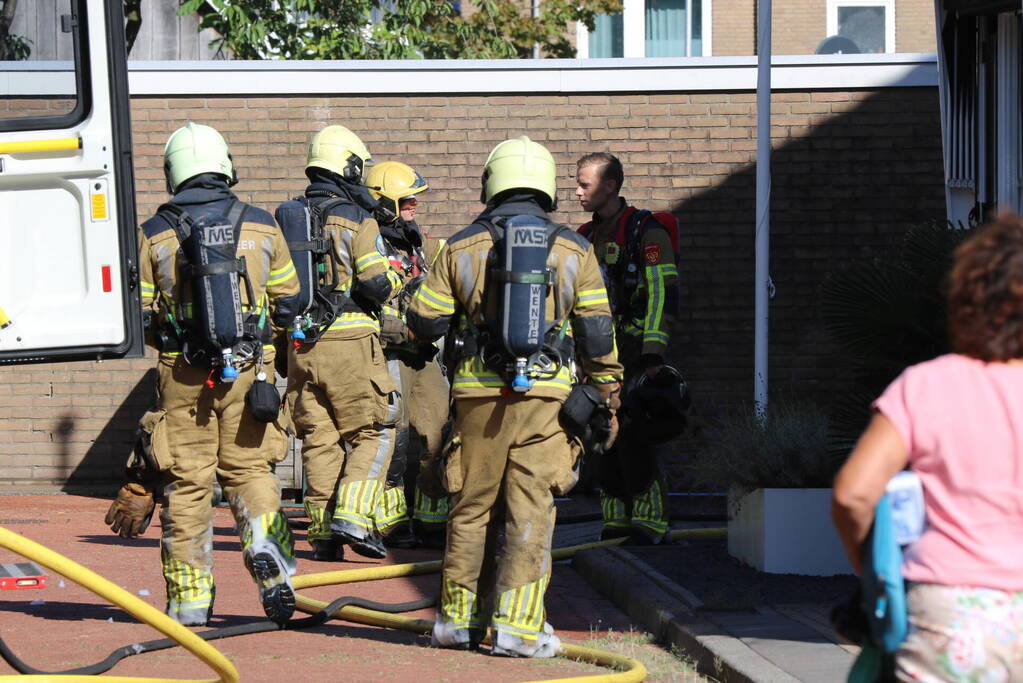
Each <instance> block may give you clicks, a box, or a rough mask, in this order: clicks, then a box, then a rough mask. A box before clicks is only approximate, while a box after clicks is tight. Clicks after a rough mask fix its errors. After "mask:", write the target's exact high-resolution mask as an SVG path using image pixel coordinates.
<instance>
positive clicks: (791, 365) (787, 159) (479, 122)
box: [0, 88, 944, 490]
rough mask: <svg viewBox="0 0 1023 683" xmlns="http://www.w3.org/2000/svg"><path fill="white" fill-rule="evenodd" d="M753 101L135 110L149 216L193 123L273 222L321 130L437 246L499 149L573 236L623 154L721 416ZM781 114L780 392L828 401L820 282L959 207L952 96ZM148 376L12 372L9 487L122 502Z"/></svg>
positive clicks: (773, 348) (745, 304) (748, 239)
mask: <svg viewBox="0 0 1023 683" xmlns="http://www.w3.org/2000/svg"><path fill="white" fill-rule="evenodd" d="M754 100H755V97H754V95H753V94H752V93H749V92H741V93H739V92H721V93H700V94H695V93H694V94H689V93H675V94H652V95H557V96H553V95H538V96H410V97H356V98H330V97H225V98H207V97H195V98H164V97H144V98H135V99H134V100H133V102H132V104H133V130H134V136H135V137H134V140H135V154H136V182H137V189H138V200H139V215H140V216H141V217H146V216H148V215H149V214H151V213H152V211H153V210H154V209H155V208H156V206H157V205H158V204H159V203H160V202H162V201H163V200H164V199H165V195H164V190H163V171H162V159H161V153H162V148H163V144H164V142H165V140H166V138H167V136H168V134H169V133H170V132H171V131H172V130H174V129H175V128H176V127H178V126H179V125H181V124H183V123H184V122H185V121H186V120H188V119H192V120H195V121H197V122H202V123H207V124H210V125H213V126H216V127H217V128H219V129H220V130H221V131H222V132H223V133H224V135H225V137H226V138H227V139H228V141H229V143H230V144H231V148H232V152H233V156H234V160H235V163H236V165H237V167H238V169H239V176H240V178H241V182H240V183H239V184H238V186H237V187H236V190H237V192H238V194H239V195H240V196H241V197H242V198H243V199H245V200H247V201H251V202H253V203H255V204H257V205H259V206H261V207H264V208H266V209H270V210H272V209H273V207H274V206H275V205H276V204H277V203H278V202H280V201H281V200H283V199H285V198H287V197H289V196H292V195H294V194H296V193H299V192H300V191H301V190H302V188H303V186H304V182H303V175H302V167H303V164H304V160H305V147H306V143H307V140H308V138H309V137H310V135H311V134H312V133H313V132H314V131H316V130H318V129H319V128H320V127H322V126H323V125H325V124H328V123H343V124H345V125H347V126H349V127H351V128H352V129H353V130H355V131H356V132H358V134H359V135H360V136H361V137H362V138H363V140H365V141H366V143H367V145H368V146H369V148H370V151H371V152H372V153H373V155H374V157H375V158H376V159H377V160H385V159H401V160H403V161H406V162H407V163H410V164H411V165H413V166H415V167H417V168H418V169H419V170H420V171H421V172H422V174H423V176H424V177H425V178H426V179H427V180H428V181H429V183H430V185H431V188H432V189H431V191H430V192H429V193H427V194H426V195H425V196H424V198H423V199H424V202H423V203H422V204H421V205H420V206H421V212H422V213H421V223H422V225H423V226H424V227H426V228H427V229H428V230H429V231H430V232H432V233H435V234H440V235H445V234H449V233H450V232H451V231H453V230H455V229H457V228H458V227H460V226H464V225H465V224H466V223H467V222H469V220H470V219H471V218H472V217H473V216H474V215H475V214H476V213H477V212H478V210H479V208H480V206H479V204H478V196H479V176H480V169H481V165H482V163H483V161H484V160H485V157H486V155H487V153H488V152H489V150H490V148H491V147H492V146H493V145H494V144H495V143H496V142H498V141H500V140H503V139H505V138H507V137H511V136H516V135H520V134H523V133H525V134H528V135H529V136H530V137H532V138H533V139H535V140H538V141H540V142H542V143H543V144H545V145H546V146H547V147H548V148H549V149H550V150H551V152H552V153H553V154H554V156H555V158H556V159H557V160H558V162H559V166H560V168H559V181H558V186H559V192H560V200H561V210H560V212H559V213H558V214H557V216H556V217H557V218H558V220H560V221H562V222H565V223H569V224H572V225H578V224H579V223H581V222H583V221H584V220H586V218H587V217H586V216H585V215H584V214H583V213H581V212H580V211H579V210H578V204H577V203H576V202H575V200H574V199H573V198H572V195H571V193H572V190H573V188H574V184H573V180H572V177H573V175H574V172H575V166H574V162H575V159H576V158H578V157H579V156H581V155H582V154H584V153H587V152H592V151H598V150H607V151H610V152H613V153H615V154H617V155H619V156H620V157H621V158H622V160H623V162H624V163H625V168H626V175H627V177H626V181H625V187H624V195H625V196H626V197H627V198H628V199H629V200H630V201H632V202H634V203H636V204H640V205H643V206H646V207H649V208H652V209H669V208H671V209H673V210H675V211H677V213H678V214H679V215H680V217H681V220H682V225H683V234H682V245H683V250H684V251H683V260H682V264H681V273H682V279H683V282H684V294H683V313H682V315H681V317H680V321H679V325H678V328H677V329H676V330H675V343H674V346H673V350H672V357H671V359H670V360H671V362H673V363H674V364H676V365H678V366H679V367H680V368H682V369H683V370H684V371H685V372H686V374H687V376H688V378H689V380H690V382H691V386H692V388H693V392H694V399H695V401H696V409H697V410H698V411H701V412H702V413H704V414H709V413H713V412H714V411H715V410H718V409H720V408H721V407H723V406H727V405H734V404H735V403H737V402H740V401H745V400H747V399H748V398H749V397H750V396H751V394H752V386H753V382H752V375H753V367H752V366H753V359H752V356H753V242H754V237H753V221H754V197H755V192H754V168H753V166H752V161H753V156H754V153H755V148H756V141H755V125H756V117H755V103H754ZM772 107H773V114H774V118H773V125H774V127H773V130H772V138H773V140H774V147H775V153H774V157H773V161H772V166H773V172H774V177H773V192H774V194H773V225H772V268H771V270H772V275H773V278H774V283H775V285H776V286H777V295H776V297H775V298H774V300H773V301H772V304H771V337H770V352H771V367H770V380H771V386H772V389H773V390H775V391H789V390H795V391H797V392H799V393H802V394H805V395H807V396H810V397H815V398H819V399H820V400H822V401H827V400H830V399H831V398H832V397H833V396H836V395H840V394H841V390H842V387H843V386H844V385H843V382H844V380H845V379H846V375H845V373H844V369H843V363H842V359H841V358H840V357H838V356H837V355H836V354H835V351H834V349H833V348H832V346H831V345H830V344H829V342H828V340H827V338H826V336H825V334H824V332H823V331H822V329H821V326H820V322H819V319H818V316H817V311H816V307H815V301H816V292H817V288H818V286H819V284H820V282H821V280H822V279H823V277H825V276H826V275H827V273H828V272H830V271H831V270H832V269H833V268H835V267H836V266H837V265H840V264H841V263H842V262H843V261H845V260H847V259H849V258H850V257H853V256H857V255H867V254H872V253H876V252H877V250H879V249H882V248H884V247H885V246H886V245H890V244H892V243H893V242H894V241H895V240H897V239H898V238H899V235H900V234H901V233H902V231H903V230H904V228H905V227H906V226H907V225H909V224H910V223H911V222H913V221H916V220H920V219H924V218H931V217H936V216H941V215H942V214H943V213H944V189H943V184H942V170H941V147H940V144H941V143H940V129H939V120H938V101H937V90H936V89H935V88H902V89H900V88H890V89H884V90H880V91H876V92H864V91H854V92H843V91H831V90H829V91H817V92H779V93H776V94H775V95H774V97H773V104H772ZM152 366H153V362H152V360H133V361H107V362H104V363H78V364H58V365H52V366H26V367H15V368H0V379H2V381H3V383H4V386H5V387H7V392H6V393H5V394H4V395H2V396H0V483H6V484H8V485H11V486H13V487H15V488H20V489H21V490H26V489H27V488H28V487H29V486H37V487H38V486H50V487H59V486H62V485H63V486H65V487H66V488H69V489H73V488H81V487H89V486H95V485H97V483H98V484H99V485H102V486H106V487H107V488H108V489H109V487H110V482H111V481H112V480H116V479H117V478H118V477H119V476H120V472H121V468H122V467H123V463H124V459H125V457H126V454H127V452H128V449H129V446H130V442H131V434H132V431H133V429H134V422H135V420H136V419H137V417H138V416H139V415H140V414H141V412H142V411H143V410H144V409H145V407H146V406H147V405H148V403H149V402H150V400H151V398H152V391H153V372H152V371H151V368H152Z"/></svg>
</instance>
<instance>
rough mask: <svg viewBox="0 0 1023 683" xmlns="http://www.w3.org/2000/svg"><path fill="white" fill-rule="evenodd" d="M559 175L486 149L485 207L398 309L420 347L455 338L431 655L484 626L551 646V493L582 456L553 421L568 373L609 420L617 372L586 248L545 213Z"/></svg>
mask: <svg viewBox="0 0 1023 683" xmlns="http://www.w3.org/2000/svg"><path fill="white" fill-rule="evenodd" d="M556 171H557V167H556V165H555V163H554V159H553V158H552V157H551V155H550V153H549V152H548V151H547V150H546V149H545V148H544V147H543V146H541V145H539V144H537V143H535V142H533V141H531V140H530V139H529V138H527V137H520V138H515V139H512V140H506V141H505V142H502V143H500V144H499V145H497V146H496V147H495V148H494V149H493V151H491V153H490V156H489V157H488V159H487V162H486V164H485V166H484V170H483V181H482V183H483V189H482V193H481V200H482V201H483V202H484V203H485V204H486V209H485V210H484V211H483V213H482V214H481V215H480V216H479V217H478V218H477V219H476V220H475V221H474V222H473V223H472V224H471V225H470V226H468V227H467V228H465V229H463V230H462V231H460V232H458V233H457V234H455V235H454V236H453V237H451V238H450V239H449V240H448V243H447V246H446V247H445V249H444V250H443V251H442V252H441V254H440V256H439V258H438V259H437V262H436V265H435V266H434V268H433V270H431V271H430V273H429V274H428V275H427V277H426V280H425V281H424V282H423V284H422V285H421V286H420V287H419V289H418V291H417V292H416V294H415V296H414V297H413V299H412V305H411V308H410V310H409V313H408V325H409V328H410V330H411V331H412V333H413V334H414V335H415V337H416V338H417V339H418V340H420V341H432V340H435V339H437V338H439V337H440V336H442V335H443V334H445V333H446V332H448V330H449V328H453V330H454V332H455V334H454V335H453V337H449V340H448V342H449V343H451V345H452V346H454V347H456V348H451V349H449V350H448V357H449V358H451V359H453V360H454V361H455V362H456V369H455V372H454V380H453V383H452V395H453V398H454V401H455V405H454V412H455V421H454V428H453V434H452V438H451V440H450V442H449V443H448V444H447V445H446V446H445V449H444V456H443V457H444V460H443V479H444V481H445V484H446V487H447V489H448V490H449V491H450V492H451V493H452V495H453V498H452V509H451V514H450V519H449V521H448V540H447V548H446V552H445V556H444V569H443V576H442V586H441V595H440V604H439V606H438V610H437V620H436V624H435V626H434V629H433V637H432V642H433V643H434V644H435V645H438V646H441V647H451V648H464V649H470V648H475V647H477V646H478V644H479V643H480V641H481V639H482V638H483V635H484V632H485V630H486V629H487V627H488V626H489V627H491V628H492V629H493V650H492V652H493V654H499V655H508V656H525V657H551V656H554V654H555V653H556V652H557V651H558V649H559V647H560V641H559V640H558V638H557V637H556V636H555V635H554V633H553V630H552V629H551V627H550V625H549V624H547V623H546V619H545V616H546V612H545V609H544V602H543V595H544V593H545V591H546V589H547V584H548V581H549V579H550V574H551V535H552V533H553V530H554V515H555V512H554V505H553V496H554V495H557V494H561V493H563V492H565V491H567V490H568V489H569V488H571V486H572V485H573V484H574V483H575V479H576V474H575V471H574V469H573V466H574V464H575V459H576V456H577V454H578V447H577V445H576V442H575V441H573V439H572V438H571V437H569V435H568V434H567V433H566V431H565V429H564V428H563V427H562V426H561V424H560V423H559V413H560V412H561V409H562V404H563V403H564V402H565V400H566V398H567V397H568V396H569V392H570V391H571V390H572V384H573V382H574V380H575V378H573V377H572V370H573V368H574V367H577V366H576V363H578V367H579V368H580V369H581V370H582V372H583V373H584V374H585V377H586V379H587V381H588V382H589V383H590V385H589V386H591V387H592V388H593V391H594V393H595V394H596V395H597V396H599V399H600V403H601V409H602V410H603V411H604V415H606V417H607V423H608V425H609V426H610V425H611V424H612V423H613V420H614V417H613V413H614V410H615V409H616V407H617V404H616V402H617V393H618V391H619V390H620V379H621V376H622V367H621V365H619V363H618V361H617V360H616V358H615V352H614V340H613V335H612V323H611V311H610V308H609V306H608V298H607V293H606V292H605V290H604V285H603V283H602V281H601V276H600V271H599V269H598V267H597V262H596V260H595V258H594V255H593V250H592V248H591V247H590V244H589V243H588V242H587V241H586V240H585V239H583V238H582V237H580V236H578V235H577V234H575V233H574V232H573V231H571V230H569V229H567V228H565V227H564V226H558V225H555V224H554V223H552V222H551V221H550V219H549V218H548V215H547V214H548V212H549V211H552V210H553V209H554V207H555V204H556V181H555V178H556ZM573 358H574V360H573ZM610 439H613V430H611V429H609V440H610Z"/></svg>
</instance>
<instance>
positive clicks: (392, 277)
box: [387, 270, 401, 292]
mask: <svg viewBox="0 0 1023 683" xmlns="http://www.w3.org/2000/svg"><path fill="white" fill-rule="evenodd" d="M387 281H388V282H390V283H391V289H393V290H395V292H398V291H400V290H401V276H400V275H398V274H397V273H396V272H394V271H393V270H389V271H387Z"/></svg>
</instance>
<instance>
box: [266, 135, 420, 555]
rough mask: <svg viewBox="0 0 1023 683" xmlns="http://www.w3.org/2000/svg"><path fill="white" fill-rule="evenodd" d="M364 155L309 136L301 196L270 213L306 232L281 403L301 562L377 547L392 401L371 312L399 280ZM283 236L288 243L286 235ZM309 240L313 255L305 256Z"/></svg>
mask: <svg viewBox="0 0 1023 683" xmlns="http://www.w3.org/2000/svg"><path fill="white" fill-rule="evenodd" d="M369 160H370V154H369V151H368V150H367V149H366V146H365V145H364V144H363V143H362V141H361V140H360V139H359V138H358V136H356V135H355V134H354V133H353V132H352V131H350V130H348V129H347V128H345V127H344V126H338V125H332V126H327V127H326V128H324V129H323V130H321V131H320V132H318V133H316V135H314V136H313V138H312V140H311V142H310V144H309V154H308V160H307V164H306V169H305V173H306V176H307V177H308V178H309V185H308V187H306V190H305V194H304V196H303V197H300V198H298V199H295V200H291V201H289V202H285V203H284V204H282V205H281V206H280V207H279V208H278V209H277V218H278V221H279V222H280V223H281V227H282V229H283V230H284V231H285V234H286V235H291V234H293V231H294V230H296V229H305V228H306V226H307V225H310V224H311V225H313V226H314V228H316V229H317V230H319V231H320V232H318V233H317V235H318V237H317V239H316V240H314V241H313V242H314V244H313V246H309V245H308V244H307V245H305V246H302V245H298V246H297V247H296V245H292V255H293V257H295V258H296V259H297V256H296V248H297V249H307V250H308V249H313V250H314V254H315V256H316V260H315V266H316V267H315V268H314V271H315V272H316V273H317V274H318V275H317V281H316V282H315V283H314V286H315V288H316V292H315V296H314V297H313V298H312V300H311V303H309V305H308V306H305V307H304V308H303V310H302V311H299V315H297V316H296V317H295V319H294V321H293V322H292V325H291V330H290V341H291V343H290V344H289V356H288V400H289V402H290V403H291V406H292V417H293V420H294V424H295V428H296V431H297V436H298V438H300V439H301V440H302V464H303V468H304V474H305V487H306V491H305V500H304V502H305V510H306V514H307V515H308V516H309V520H310V524H309V530H308V539H309V541H310V542H311V544H312V546H313V556H314V558H315V559H317V560H321V561H333V560H338V559H341V558H342V557H343V546H344V545H348V546H350V547H351V548H352V550H354V551H355V552H356V553H358V554H359V555H362V556H364V557H371V558H383V557H385V556H386V554H387V551H386V549H385V548H384V545H383V540H382V539H381V537H380V533H379V531H378V530H377V529H376V526H375V524H374V515H375V512H374V511H375V507H376V502H377V499H378V498H379V497H380V496H381V495H382V493H383V488H384V479H385V477H386V475H387V469H388V466H389V464H390V461H391V454H392V452H393V450H394V441H395V424H396V422H397V419H398V416H399V413H400V409H401V405H400V398H401V395H400V394H399V392H398V388H397V385H396V383H395V382H394V380H393V379H392V378H391V376H390V375H389V374H388V372H387V363H386V359H385V356H384V353H383V350H382V348H381V346H380V322H379V317H380V307H381V306H382V305H383V304H384V303H385V302H387V301H390V300H391V299H392V298H394V297H395V296H397V295H398V293H399V292H400V291H401V278H400V277H399V276H398V274H397V273H396V272H395V271H394V270H392V269H391V268H390V266H389V264H388V262H387V259H386V257H385V256H384V255H383V254H382V253H381V252H380V251H379V250H378V248H377V245H378V240H379V239H380V231H379V229H378V227H377V222H376V221H375V220H374V219H373V217H372V215H371V214H370V211H371V210H372V208H373V205H374V204H375V202H374V200H373V198H372V197H370V196H369V193H368V191H367V190H366V187H365V186H364V185H363V182H362V180H363V169H364V166H365V164H366V162H368V161H369ZM289 240H290V237H289ZM315 245H321V246H322V247H323V248H322V249H319V251H316V249H317V247H316V246H315Z"/></svg>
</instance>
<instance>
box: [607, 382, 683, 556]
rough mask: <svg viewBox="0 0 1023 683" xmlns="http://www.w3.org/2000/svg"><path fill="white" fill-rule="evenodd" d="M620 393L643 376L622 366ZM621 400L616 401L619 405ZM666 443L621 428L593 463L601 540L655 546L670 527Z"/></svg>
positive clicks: (636, 431)
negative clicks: (626, 538)
mask: <svg viewBox="0 0 1023 683" xmlns="http://www.w3.org/2000/svg"><path fill="white" fill-rule="evenodd" d="M625 367H626V370H625V377H626V381H625V387H626V389H625V390H626V391H628V390H629V388H630V387H631V386H632V385H633V383H634V381H635V379H636V378H637V376H638V375H639V373H641V372H643V370H642V368H640V367H639V366H638V364H637V363H635V362H633V363H627V364H626V366H625ZM624 398H625V397H624V396H623V397H622V399H623V400H624ZM670 453H671V447H670V446H669V445H668V444H651V443H648V442H647V440H646V439H645V438H644V435H643V434H642V433H640V432H639V431H638V430H636V429H635V428H623V429H622V431H621V433H619V435H618V439H617V441H615V444H614V446H612V447H611V450H610V451H609V452H608V453H605V454H604V455H603V456H601V458H600V460H599V465H598V467H597V470H598V483H599V484H600V512H601V516H602V517H603V519H604V528H603V529H602V530H601V534H600V537H601V538H605V539H606V538H617V537H620V536H634V537H639V538H642V539H645V540H646V541H648V542H650V543H659V542H660V541H661V540H662V539H663V538H664V536H665V534H667V532H668V527H669V525H670V523H671V516H670V510H669V508H668V485H667V480H666V479H665V476H664V460H665V459H666V457H668V456H669V455H670Z"/></svg>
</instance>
